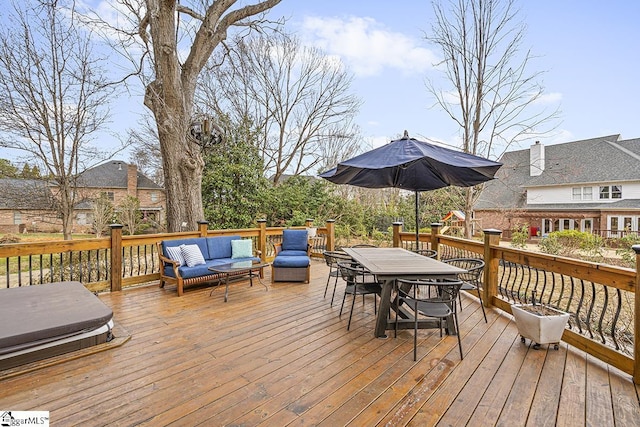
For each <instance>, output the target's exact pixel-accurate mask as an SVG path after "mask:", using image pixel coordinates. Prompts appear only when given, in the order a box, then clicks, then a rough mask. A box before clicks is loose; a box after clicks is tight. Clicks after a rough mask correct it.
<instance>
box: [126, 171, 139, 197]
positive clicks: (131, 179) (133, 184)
mask: <svg viewBox="0 0 640 427" xmlns="http://www.w3.org/2000/svg"><path fill="white" fill-rule="evenodd" d="M127 194H128V195H129V196H133V197H138V167H137V166H136V165H133V164H129V165H127Z"/></svg>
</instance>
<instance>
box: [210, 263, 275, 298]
mask: <svg viewBox="0 0 640 427" xmlns="http://www.w3.org/2000/svg"><path fill="white" fill-rule="evenodd" d="M268 266H269V263H266V262H262V261H237V262H231V263H229V264H221V265H216V266H214V267H209V270H210V271H212V272H214V273H218V274H221V275H224V276H225V280H224V284H225V289H224V302H227V299H228V297H229V277H242V276H247V275H248V276H249V285H250V286H253V278H254V277H257V278H258V281H259V282H260V284H262V286H264V288H265V289H266V290H267V291H268V290H269V288H268V287H267V284H266V283H264V282H263V281H262V280H261V279H260V273H261V271H262V269H263V268H265V267H268ZM213 291H215V289H213V290H212V291H211V293H210V294H209V296H211V295H212V294H213Z"/></svg>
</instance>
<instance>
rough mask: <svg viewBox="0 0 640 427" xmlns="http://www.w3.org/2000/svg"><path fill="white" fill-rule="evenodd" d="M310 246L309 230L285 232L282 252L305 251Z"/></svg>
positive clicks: (283, 232)
mask: <svg viewBox="0 0 640 427" xmlns="http://www.w3.org/2000/svg"><path fill="white" fill-rule="evenodd" d="M308 245H309V239H308V237H307V230H283V231H282V250H283V251H284V250H293V251H305V253H306V252H307V247H308Z"/></svg>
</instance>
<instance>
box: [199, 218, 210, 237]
mask: <svg viewBox="0 0 640 427" xmlns="http://www.w3.org/2000/svg"><path fill="white" fill-rule="evenodd" d="M208 229H209V221H198V232H199V233H200V237H207V232H208Z"/></svg>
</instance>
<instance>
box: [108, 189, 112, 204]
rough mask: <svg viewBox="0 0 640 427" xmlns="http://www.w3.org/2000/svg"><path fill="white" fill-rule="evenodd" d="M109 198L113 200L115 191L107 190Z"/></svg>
mask: <svg viewBox="0 0 640 427" xmlns="http://www.w3.org/2000/svg"><path fill="white" fill-rule="evenodd" d="M107 198H108V199H109V200H111V201H112V202H113V191H107Z"/></svg>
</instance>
